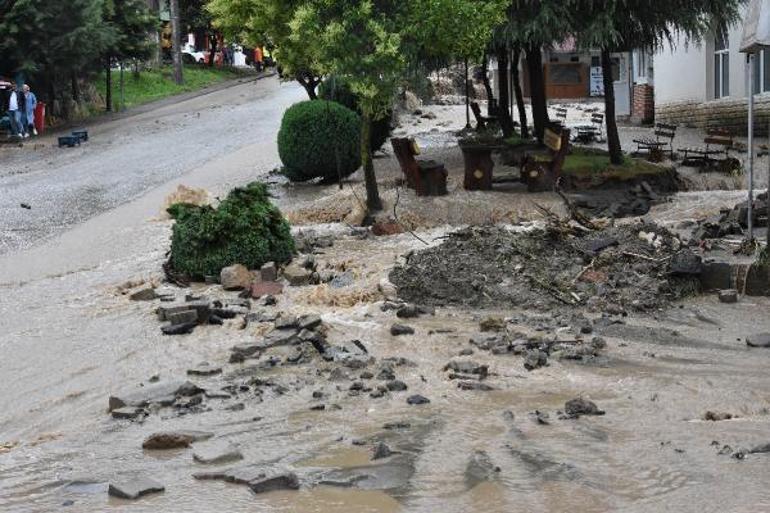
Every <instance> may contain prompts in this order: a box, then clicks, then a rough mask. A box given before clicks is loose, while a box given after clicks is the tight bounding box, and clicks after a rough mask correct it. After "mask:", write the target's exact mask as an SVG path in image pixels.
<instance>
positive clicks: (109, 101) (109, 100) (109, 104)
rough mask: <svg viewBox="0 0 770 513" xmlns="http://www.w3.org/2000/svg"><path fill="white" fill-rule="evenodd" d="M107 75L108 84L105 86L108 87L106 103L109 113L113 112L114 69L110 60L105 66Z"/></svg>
mask: <svg viewBox="0 0 770 513" xmlns="http://www.w3.org/2000/svg"><path fill="white" fill-rule="evenodd" d="M104 71H105V75H106V77H107V83H106V85H105V87H106V98H105V99H104V103H105V106H104V107H105V110H106V111H107V112H112V69H111V68H110V59H109V58H107V63H106V66H105V69H104Z"/></svg>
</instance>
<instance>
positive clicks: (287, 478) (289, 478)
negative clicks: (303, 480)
mask: <svg viewBox="0 0 770 513" xmlns="http://www.w3.org/2000/svg"><path fill="white" fill-rule="evenodd" d="M299 487H300V483H299V478H298V477H297V475H296V474H295V473H293V472H287V473H285V474H279V475H276V476H271V477H266V478H263V479H259V480H256V481H252V482H251V483H249V488H250V489H251V491H252V492H254V493H267V492H274V491H277V490H299Z"/></svg>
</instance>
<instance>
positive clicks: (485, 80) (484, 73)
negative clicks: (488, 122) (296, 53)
mask: <svg viewBox="0 0 770 513" xmlns="http://www.w3.org/2000/svg"><path fill="white" fill-rule="evenodd" d="M481 83H482V84H484V90H485V91H486V92H487V115H488V116H491V115H492V114H493V113H492V100H494V99H495V95H494V94H492V84H490V83H489V57H488V56H487V54H486V53H485V54H484V60H483V61H482V62H481Z"/></svg>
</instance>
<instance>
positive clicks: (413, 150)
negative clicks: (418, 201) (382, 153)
mask: <svg viewBox="0 0 770 513" xmlns="http://www.w3.org/2000/svg"><path fill="white" fill-rule="evenodd" d="M390 144H391V146H393V153H394V154H395V155H396V158H397V159H398V163H399V165H400V166H401V171H402V172H403V173H404V177H405V178H406V186H407V187H408V188H410V189H414V191H415V192H416V193H417V195H418V196H444V195H446V194H447V177H448V175H449V173H447V170H446V169H445V168H444V164H442V163H440V162H436V161H433V160H417V159H415V158H414V157H415V156H416V155H419V154H420V149H419V148H418V147H417V143H416V142H415V140H414V139H406V138H398V137H394V138H392V139H391V140H390Z"/></svg>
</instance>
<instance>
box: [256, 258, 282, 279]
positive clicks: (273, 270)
mask: <svg viewBox="0 0 770 513" xmlns="http://www.w3.org/2000/svg"><path fill="white" fill-rule="evenodd" d="M259 275H260V278H261V280H262V281H266V282H275V281H276V280H278V267H277V266H276V265H275V262H268V263H266V264H265V265H263V266H262V267H261V268H260V269H259Z"/></svg>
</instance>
